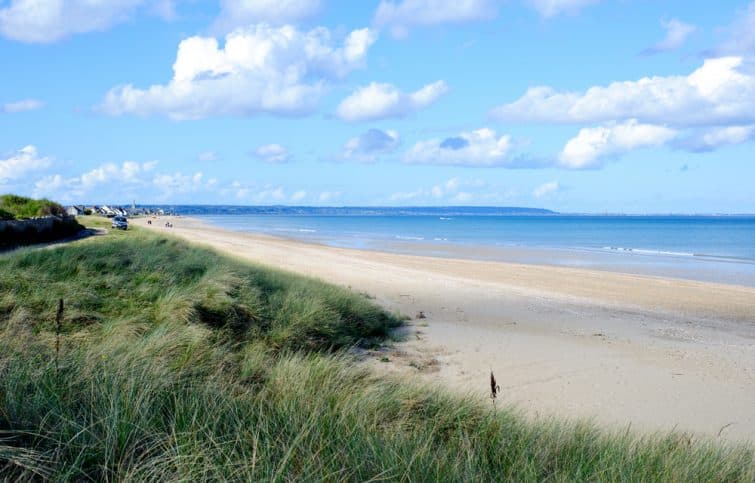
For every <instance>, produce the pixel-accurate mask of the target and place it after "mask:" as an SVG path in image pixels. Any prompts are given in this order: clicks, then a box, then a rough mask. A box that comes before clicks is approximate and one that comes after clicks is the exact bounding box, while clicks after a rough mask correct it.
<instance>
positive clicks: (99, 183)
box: [34, 161, 217, 202]
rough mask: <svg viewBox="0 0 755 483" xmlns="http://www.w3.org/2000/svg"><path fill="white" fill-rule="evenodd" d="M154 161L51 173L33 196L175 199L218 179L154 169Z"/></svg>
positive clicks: (69, 198) (35, 188)
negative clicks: (79, 172) (65, 172)
mask: <svg viewBox="0 0 755 483" xmlns="http://www.w3.org/2000/svg"><path fill="white" fill-rule="evenodd" d="M156 166H157V162H156V161H150V162H146V163H138V162H135V161H124V162H123V163H121V164H116V163H106V164H103V165H100V166H97V167H95V168H93V169H90V170H88V171H85V172H84V173H81V174H80V175H77V176H70V177H66V176H63V175H61V174H52V175H49V176H46V177H43V178H41V179H39V180H37V181H36V182H35V183H34V196H49V197H52V198H54V199H59V200H63V201H68V200H72V201H73V200H77V201H79V202H80V201H82V200H84V199H86V200H89V201H93V200H94V199H98V200H102V201H104V202H118V200H132V199H135V198H138V197H142V198H144V197H146V198H152V199H160V200H167V199H175V198H174V197H175V196H177V195H186V194H192V193H195V192H198V191H201V190H210V189H212V188H213V187H214V186H215V184H216V183H217V180H215V179H209V180H205V178H204V176H203V174H202V173H201V172H197V173H194V174H183V173H181V172H176V173H155V169H156Z"/></svg>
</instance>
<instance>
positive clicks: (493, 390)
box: [490, 371, 501, 403]
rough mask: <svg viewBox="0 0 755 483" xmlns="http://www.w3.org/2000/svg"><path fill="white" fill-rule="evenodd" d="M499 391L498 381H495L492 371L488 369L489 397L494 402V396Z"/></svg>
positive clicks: (495, 396) (496, 395)
mask: <svg viewBox="0 0 755 483" xmlns="http://www.w3.org/2000/svg"><path fill="white" fill-rule="evenodd" d="M500 392H501V386H499V385H498V383H497V382H496V380H495V375H494V374H493V371H490V399H492V400H493V402H494V403H495V400H496V398H497V397H498V393H500Z"/></svg>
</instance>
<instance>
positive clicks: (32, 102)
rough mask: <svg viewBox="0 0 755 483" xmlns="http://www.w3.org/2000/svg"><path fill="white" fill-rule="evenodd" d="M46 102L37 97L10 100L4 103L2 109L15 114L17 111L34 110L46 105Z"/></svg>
mask: <svg viewBox="0 0 755 483" xmlns="http://www.w3.org/2000/svg"><path fill="white" fill-rule="evenodd" d="M44 105H45V104H44V102H42V101H38V100H36V99H23V100H21V101H15V102H8V103H7V104H3V106H2V111H3V112H7V113H8V114H15V113H17V112H26V111H34V110H37V109H41V108H42V107H44Z"/></svg>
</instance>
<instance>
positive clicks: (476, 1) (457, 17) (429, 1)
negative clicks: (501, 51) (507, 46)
mask: <svg viewBox="0 0 755 483" xmlns="http://www.w3.org/2000/svg"><path fill="white" fill-rule="evenodd" d="M497 3H498V2H497V1H496V0H401V1H392V0H382V1H381V2H380V5H378V8H377V11H376V12H375V25H377V26H378V27H388V28H389V29H390V30H391V33H392V34H393V35H394V37H398V38H402V37H405V36H406V35H407V33H408V30H409V27H413V26H429V25H439V24H447V23H464V22H470V21H475V20H484V19H489V18H492V17H494V16H495V15H496V13H497V10H498V9H497V5H496V4H497Z"/></svg>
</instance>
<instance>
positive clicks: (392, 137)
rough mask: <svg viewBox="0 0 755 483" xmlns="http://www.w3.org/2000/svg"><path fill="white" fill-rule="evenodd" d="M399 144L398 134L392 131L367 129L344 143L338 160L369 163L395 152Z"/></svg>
mask: <svg viewBox="0 0 755 483" xmlns="http://www.w3.org/2000/svg"><path fill="white" fill-rule="evenodd" d="M399 143H400V138H399V134H398V132H396V131H393V130H390V129H389V130H386V131H383V130H381V129H368V130H367V131H366V132H364V133H362V134H360V135H359V136H356V137H353V138H351V139H349V140H348V141H347V142H346V145H344V147H343V149H342V150H341V154H340V156H339V158H341V159H344V160H356V161H361V162H365V163H371V162H374V161H376V160H377V158H378V157H379V156H380V155H381V154H386V153H389V152H391V151H393V150H395V149H396V148H397V147H398V145H399Z"/></svg>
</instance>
